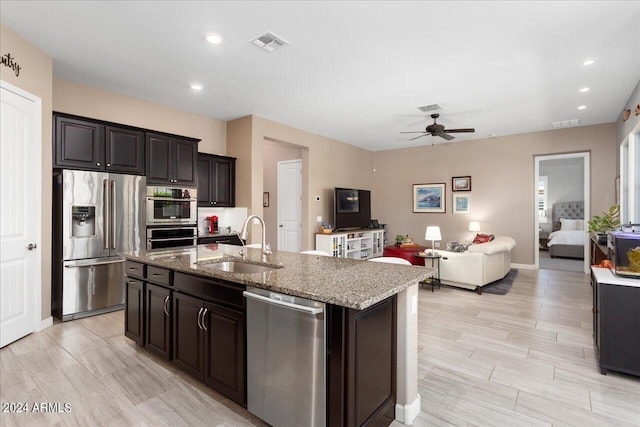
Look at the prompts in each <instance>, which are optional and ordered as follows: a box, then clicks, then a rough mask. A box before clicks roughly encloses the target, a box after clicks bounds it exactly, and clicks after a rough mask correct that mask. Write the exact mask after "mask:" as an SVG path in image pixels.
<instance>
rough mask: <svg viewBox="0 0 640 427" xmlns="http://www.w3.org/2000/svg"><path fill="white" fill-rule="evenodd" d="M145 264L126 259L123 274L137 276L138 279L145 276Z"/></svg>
mask: <svg viewBox="0 0 640 427" xmlns="http://www.w3.org/2000/svg"><path fill="white" fill-rule="evenodd" d="M145 267H146V265H145V264H142V263H140V262H135V261H127V264H126V271H125V274H126V275H127V276H131V277H137V278H138V279H144V278H145V275H144V273H145Z"/></svg>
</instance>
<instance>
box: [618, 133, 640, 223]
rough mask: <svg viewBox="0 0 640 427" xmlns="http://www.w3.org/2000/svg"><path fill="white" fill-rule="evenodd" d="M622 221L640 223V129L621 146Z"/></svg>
mask: <svg viewBox="0 0 640 427" xmlns="http://www.w3.org/2000/svg"><path fill="white" fill-rule="evenodd" d="M620 221H621V222H622V223H623V224H628V223H635V224H638V223H640V130H638V131H636V132H635V133H632V134H631V135H629V138H627V140H625V141H624V142H623V143H622V145H621V147H620Z"/></svg>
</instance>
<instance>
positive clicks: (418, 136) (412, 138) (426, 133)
mask: <svg viewBox="0 0 640 427" xmlns="http://www.w3.org/2000/svg"><path fill="white" fill-rule="evenodd" d="M427 135H429V134H428V133H425V134H424V135H420V136H416V137H415V138H411V139H410V140H409V141H413V140H414V139H418V138H422V137H423V136H427Z"/></svg>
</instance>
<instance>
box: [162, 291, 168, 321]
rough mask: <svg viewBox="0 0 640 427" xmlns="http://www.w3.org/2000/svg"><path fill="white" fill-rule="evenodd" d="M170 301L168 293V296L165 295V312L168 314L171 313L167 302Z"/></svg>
mask: <svg viewBox="0 0 640 427" xmlns="http://www.w3.org/2000/svg"><path fill="white" fill-rule="evenodd" d="M168 303H169V295H167V296H166V297H164V306H163V309H164V314H166V315H167V316H168V315H169V309H167V304H168Z"/></svg>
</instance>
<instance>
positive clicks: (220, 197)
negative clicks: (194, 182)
mask: <svg viewBox="0 0 640 427" xmlns="http://www.w3.org/2000/svg"><path fill="white" fill-rule="evenodd" d="M235 205H236V159H235V158H233V157H225V156H215V155H212V154H204V153H198V206H200V207H205V206H208V207H233V206H235Z"/></svg>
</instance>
